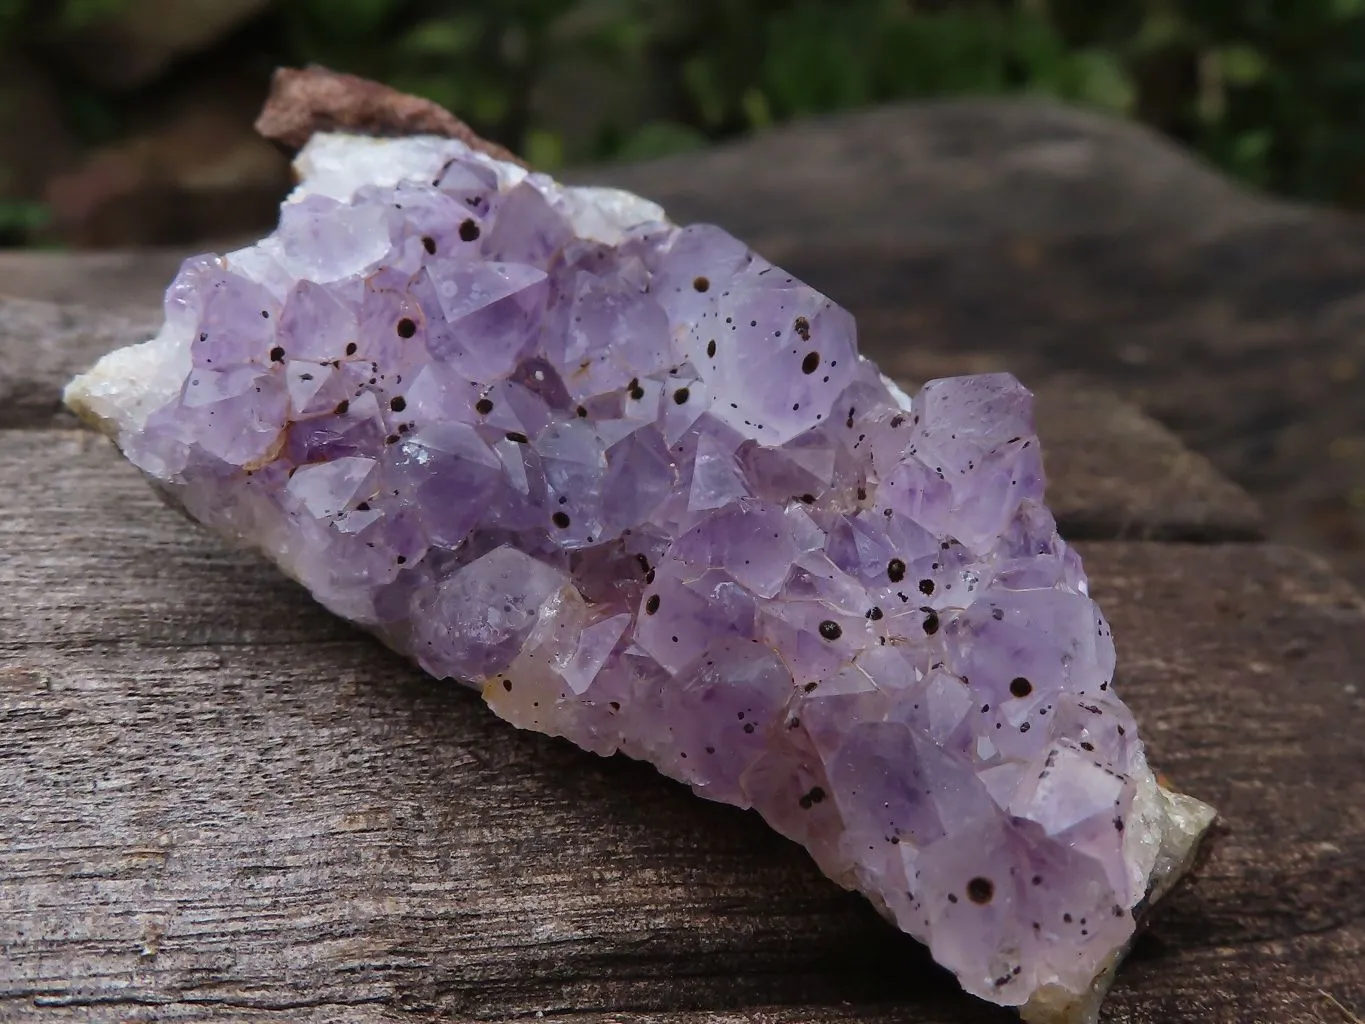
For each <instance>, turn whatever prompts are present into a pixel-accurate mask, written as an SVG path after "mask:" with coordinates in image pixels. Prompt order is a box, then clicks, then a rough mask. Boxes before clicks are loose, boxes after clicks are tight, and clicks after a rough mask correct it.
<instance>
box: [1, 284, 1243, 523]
mask: <svg viewBox="0 0 1365 1024" xmlns="http://www.w3.org/2000/svg"><path fill="white" fill-rule="evenodd" d="M157 325H158V319H157V315H156V314H154V313H152V312H150V311H143V312H140V313H139V312H135V311H128V312H122V313H112V314H111V313H107V312H103V311H97V310H91V309H87V308H83V307H80V306H55V305H49V304H47V303H41V302H29V301H21V300H4V299H0V428H3V427H7V426H8V427H16V426H17V427H40V426H47V425H63V426H64V425H72V424H74V423H75V419H74V417H73V416H72V415H71V414H70V413H69V412H67V411H66V410H65V409H64V408H63V407H62V406H61V402H60V393H61V388H62V387H63V386H64V385H65V383H66V381H67V380H69V379H70V377H71V376H72V375H73V374H75V373H77V372H79V371H81V370H84V369H86V368H88V367H89V366H90V365H91V364H92V363H93V362H94V361H95V360H96V359H97V358H98V357H99V356H100V355H102V354H103V353H105V352H107V351H109V350H110V349H111V348H114V347H116V346H118V345H124V344H131V343H133V342H136V341H140V340H143V339H145V338H147V337H148V336H149V335H150V334H151V333H152V332H154V331H155V329H156V327H157ZM927 368H928V367H927V366H926V365H925V364H923V363H921V364H920V365H919V366H918V369H919V370H920V371H924V370H925V369H927ZM949 372H951V371H949ZM1083 390H1084V389H1082V390H1081V391H1078V390H1077V389H1075V388H1070V387H1051V388H1048V389H1045V391H1044V392H1043V393H1042V394H1041V395H1040V397H1039V423H1040V430H1041V431H1042V434H1043V439H1044V450H1045V455H1046V457H1047V459H1048V469H1049V472H1050V474H1051V480H1052V485H1051V500H1052V502H1053V505H1054V506H1055V508H1056V511H1057V513H1058V518H1059V521H1060V522H1061V523H1062V526H1063V528H1064V529H1065V531H1066V532H1067V534H1068V536H1072V537H1091V538H1110V537H1124V536H1141V537H1165V538H1172V537H1174V538H1179V539H1185V538H1198V539H1215V540H1243V539H1247V538H1257V537H1260V536H1262V522H1261V514H1260V510H1259V509H1258V508H1257V507H1256V505H1255V503H1254V502H1253V501H1252V500H1251V499H1250V498H1249V497H1248V496H1247V495H1246V493H1245V492H1244V491H1242V490H1241V489H1240V488H1238V487H1236V486H1234V485H1233V484H1231V483H1229V482H1228V481H1227V480H1226V479H1225V478H1224V477H1222V476H1221V475H1220V474H1219V473H1218V472H1217V471H1216V470H1214V469H1213V467H1212V466H1211V465H1210V464H1209V462H1208V460H1206V459H1204V458H1202V457H1201V456H1198V455H1194V454H1192V453H1190V452H1189V451H1188V450H1187V449H1185V448H1184V447H1183V446H1182V445H1181V443H1180V442H1179V440H1178V439H1177V438H1176V437H1175V436H1174V435H1173V434H1171V433H1170V432H1169V431H1167V430H1165V429H1164V428H1162V427H1160V426H1158V425H1157V424H1156V423H1155V422H1153V421H1152V420H1150V419H1147V418H1146V417H1144V416H1142V414H1141V413H1139V412H1137V411H1136V410H1135V409H1134V408H1133V407H1132V406H1129V405H1125V404H1123V403H1122V402H1119V401H1116V400H1115V399H1114V397H1113V396H1112V395H1100V394H1096V393H1094V392H1089V393H1082V392H1083Z"/></svg>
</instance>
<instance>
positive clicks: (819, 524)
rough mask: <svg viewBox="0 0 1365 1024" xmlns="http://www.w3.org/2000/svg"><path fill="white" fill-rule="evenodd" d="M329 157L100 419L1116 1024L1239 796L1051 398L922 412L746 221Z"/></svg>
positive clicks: (420, 155)
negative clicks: (1140, 920)
mask: <svg viewBox="0 0 1365 1024" xmlns="http://www.w3.org/2000/svg"><path fill="white" fill-rule="evenodd" d="M300 171H301V177H302V181H303V183H302V185H301V186H300V187H299V188H298V190H297V191H296V193H295V194H294V195H293V196H292V197H291V198H290V200H289V201H288V202H287V203H286V204H285V206H284V208H283V213H282V216H281V221H280V225H279V228H278V230H276V231H275V232H274V233H273V234H272V235H270V236H269V237H268V238H266V239H265V240H263V241H262V242H260V243H259V244H258V245H255V246H252V247H250V248H248V249H244V250H242V251H240V252H236V253H232V254H230V255H228V256H226V257H222V258H218V257H201V258H198V259H194V260H190V261H188V262H187V263H186V264H185V266H184V267H183V269H182V270H181V272H180V275H179V276H178V277H177V279H176V281H175V283H174V284H173V285H172V286H171V288H170V290H169V292H168V294H167V298H166V324H165V328H164V329H163V330H162V332H161V333H160V334H159V335H158V336H157V337H156V338H155V339H153V340H152V341H149V342H147V343H145V344H144V345H141V346H135V347H133V348H129V349H125V350H122V351H119V352H115V353H113V354H111V355H110V356H108V357H106V358H105V359H104V360H103V361H101V362H100V363H99V365H97V366H96V367H95V368H94V369H93V370H92V371H91V372H90V373H89V374H87V375H86V376H84V377H82V378H79V379H78V380H76V381H75V382H73V384H72V385H71V386H70V388H69V389H68V393H67V399H68V401H69V402H70V404H71V405H72V407H73V408H75V409H77V410H78V411H79V412H81V413H82V414H83V415H85V416H86V417H87V418H89V419H91V420H93V421H95V422H96V423H98V424H99V425H100V426H101V427H102V428H103V429H104V430H105V431H106V432H108V433H109V434H110V435H111V436H113V437H114V438H115V440H116V441H117V443H118V444H119V446H120V447H121V448H122V449H123V451H124V452H125V453H126V455H127V456H128V458H129V459H131V460H132V461H133V462H134V463H135V464H136V465H137V466H138V467H140V468H141V469H142V470H143V471H144V472H145V473H146V474H147V475H148V476H150V477H151V478H153V480H154V481H155V482H156V483H157V484H158V486H159V487H160V488H161V489H162V490H163V492H165V493H167V494H169V495H170V496H171V497H173V498H174V500H176V501H177V502H179V503H180V504H181V505H183V506H184V508H185V509H186V510H188V511H189V513H190V514H191V515H193V516H194V517H195V518H197V519H198V520H200V521H201V522H203V523H205V524H207V525H208V526H210V527H212V528H214V529H215V530H217V531H219V532H220V533H222V534H225V535H227V536H229V537H232V538H234V539H236V540H237V541H239V542H242V543H244V544H248V545H251V546H254V547H256V548H259V549H261V550H263V551H264V552H265V553H266V554H268V555H269V556H270V557H271V558H272V559H273V560H274V561H275V562H276V563H277V564H279V565H280V566H281V567H282V568H283V569H284V570H285V571H286V572H287V573H289V574H290V575H291V576H293V577H294V578H295V579H297V580H299V581H300V582H301V583H303V584H304V585H305V586H306V587H307V588H308V589H309V590H310V591H311V592H312V594H313V595H314V596H315V597H316V598H317V599H318V600H319V601H320V602H322V603H323V604H324V605H326V606H327V607H328V608H330V609H332V610H333V611H335V612H336V613H337V614H339V615H342V616H345V617H346V618H347V619H350V620H351V621H353V622H355V623H357V624H359V625H361V626H363V627H365V628H367V629H370V630H372V631H374V632H375V633H376V634H378V635H379V636H380V637H382V638H383V639H384V640H385V641H386V642H387V643H389V644H390V645H392V646H393V647H394V648H396V649H397V650H399V651H401V652H403V653H405V654H407V655H409V656H411V657H412V658H414V659H415V660H416V661H417V662H418V663H419V664H420V665H421V666H422V667H423V668H425V669H426V670H427V671H429V672H430V673H432V674H433V675H435V676H437V677H442V678H445V677H450V678H453V679H458V680H461V681H464V682H466V683H469V684H471V685H473V686H476V687H478V688H480V689H481V691H482V693H483V696H484V698H485V699H486V701H487V702H488V704H489V706H490V707H491V708H492V709H493V710H494V711H495V712H496V713H497V714H499V715H501V716H502V717H504V718H506V719H507V720H509V721H511V722H513V723H514V724H516V725H518V726H521V727H524V728H528V729H535V730H538V731H541V732H545V733H550V734H552V735H559V736H565V737H567V738H569V739H570V740H572V741H573V742H575V743H577V744H578V745H580V746H582V747H584V748H585V749H587V750H591V751H595V752H597V753H599V754H604V755H605V754H610V753H613V752H615V751H618V750H619V751H622V752H624V753H626V754H628V755H630V756H632V757H636V758H641V759H644V760H647V761H650V762H651V763H653V764H654V765H656V766H657V767H658V768H659V769H660V770H661V771H663V772H664V773H665V774H667V775H669V776H672V777H673V778H676V779H679V780H682V781H683V782H686V783H688V784H689V785H691V786H692V787H693V788H694V789H695V790H696V792H698V793H699V794H701V795H703V796H706V797H709V798H711V799H715V800H720V801H724V802H727V803H731V804H736V805H738V806H741V807H753V808H755V809H756V810H757V811H758V812H759V813H760V814H762V815H763V816H764V818H765V819H766V820H767V821H768V822H769V823H770V824H771V825H772V826H773V827H774V828H776V829H777V830H778V831H780V832H782V833H783V834H784V835H787V836H789V837H791V838H792V839H795V840H796V841H798V842H800V843H802V844H803V845H804V846H805V847H806V848H807V849H808V850H809V851H810V853H811V854H812V855H813V856H814V858H815V859H816V861H817V862H818V863H819V865H820V866H821V868H822V869H823V870H824V871H825V872H826V873H827V874H828V875H829V876H830V877H831V878H833V879H835V880H836V881H838V882H839V883H841V884H843V885H845V886H848V887H851V888H856V889H858V890H860V891H861V892H863V893H864V894H866V895H867V896H868V897H869V898H870V899H871V900H872V901H873V902H874V903H875V904H876V905H877V907H878V908H879V909H880V910H881V911H882V912H883V913H885V914H886V915H887V916H888V917H890V918H891V919H892V920H894V921H895V922H896V923H897V924H898V925H899V926H900V927H901V928H903V929H904V930H905V931H907V932H909V933H910V934H911V935H913V936H915V937H917V938H918V939H920V940H922V941H923V942H925V943H926V944H927V945H928V946H929V947H930V949H931V951H932V953H933V955H934V956H935V958H937V959H938V961H939V962H940V963H942V964H943V965H944V966H946V967H947V968H949V969H950V970H952V971H953V972H954V973H955V974H956V975H957V977H958V978H959V979H960V981H961V983H962V985H963V987H964V988H966V989H967V990H968V991H969V992H972V993H975V994H976V995H978V996H981V997H982V998H985V999H988V1000H991V1001H994V1002H997V1003H1002V1004H1008V1005H1016V1006H1021V1007H1022V1008H1023V1011H1024V1014H1025V1016H1026V1017H1027V1018H1028V1019H1031V1020H1039V1021H1084V1020H1087V1019H1090V1018H1092V1017H1093V1014H1094V1012H1095V1006H1096V1005H1097V1002H1098V998H1099V996H1100V994H1102V991H1103V987H1104V979H1105V978H1106V976H1107V974H1108V972H1110V971H1111V970H1112V968H1113V966H1114V965H1115V964H1116V962H1117V959H1118V957H1119V956H1121V953H1122V951H1123V949H1124V948H1125V947H1126V945H1127V943H1128V941H1129V939H1130V938H1131V936H1132V934H1133V931H1134V928H1135V921H1134V910H1135V908H1137V907H1138V906H1139V905H1140V904H1142V903H1143V902H1144V901H1145V900H1147V899H1149V898H1151V897H1152V896H1153V895H1159V894H1160V892H1161V891H1163V890H1164V889H1165V888H1166V887H1167V886H1168V885H1169V884H1170V883H1171V882H1172V881H1173V880H1174V879H1175V878H1176V877H1178V875H1179V873H1180V872H1181V871H1182V870H1183V869H1184V867H1185V864H1186V862H1187V861H1188V858H1189V857H1190V855H1191V853H1192V850H1193V848H1194V846H1195V845H1196V844H1197V841H1198V838H1199V836H1200V834H1201V833H1202V832H1203V830H1204V829H1205V828H1206V827H1207V825H1208V823H1209V821H1210V820H1211V816H1212V812H1211V811H1210V810H1209V809H1208V808H1206V807H1204V806H1203V805H1202V804H1199V803H1198V802H1197V801H1194V800H1192V799H1190V798H1187V797H1181V796H1178V795H1176V794H1172V793H1169V792H1167V791H1166V790H1164V789H1162V788H1161V787H1160V786H1159V785H1158V784H1157V782H1156V780H1155V778H1154V776H1153V773H1152V771H1151V769H1150V768H1149V767H1148V765H1147V763H1146V760H1145V758H1144V753H1143V747H1142V744H1141V742H1140V741H1139V739H1138V734H1137V729H1136V726H1135V724H1134V722H1133V718H1132V716H1131V714H1130V713H1129V711H1128V710H1127V708H1126V707H1125V706H1124V705H1123V703H1122V702H1121V701H1120V700H1119V698H1118V697H1117V695H1116V694H1115V692H1114V689H1113V686H1112V682H1113V677H1114V665H1115V657H1114V646H1113V643H1112V641H1111V638H1110V632H1109V627H1108V626H1107V624H1106V622H1105V619H1104V617H1103V615H1102V614H1101V612H1100V611H1099V609H1098V608H1097V607H1096V605H1095V604H1094V602H1093V601H1091V599H1090V598H1089V596H1088V592H1087V586H1086V579H1085V575H1084V573H1083V571H1082V568H1081V565H1080V562H1079V560H1078V558H1077V557H1076V555H1075V554H1074V552H1073V551H1072V550H1071V549H1070V548H1068V547H1067V545H1066V544H1065V543H1064V542H1063V541H1062V540H1061V539H1060V538H1059V537H1058V535H1057V530H1056V527H1055V524H1054V522H1053V519H1052V516H1051V515H1050V513H1049V512H1048V510H1047V507H1046V505H1045V504H1044V502H1043V473H1042V465H1041V462H1040V457H1039V445H1038V440H1037V437H1036V435H1035V433H1034V429H1033V426H1032V420H1031V396H1030V395H1029V393H1028V392H1027V391H1026V390H1025V389H1024V388H1023V387H1021V386H1020V385H1019V383H1018V382H1017V381H1015V380H1014V379H1013V378H1011V377H1009V376H1007V375H1003V374H992V375H985V376H977V377H966V378H958V379H947V380H938V381H934V382H932V383H930V384H928V385H926V386H925V387H924V388H923V390H922V391H921V392H920V393H919V394H918V395H917V396H916V397H915V398H914V400H913V401H912V400H910V399H909V398H907V396H905V395H904V394H903V393H902V392H900V391H899V390H898V389H897V388H896V387H895V386H894V385H893V384H891V383H890V382H889V381H888V380H886V379H885V378H884V377H883V376H882V375H881V374H880V373H879V372H878V371H877V369H876V367H875V366H873V365H872V364H871V363H870V362H868V361H866V360H865V359H862V358H861V357H860V356H859V355H858V352H857V346H856V340H855V332H854V323H853V320H852V318H851V317H850V316H849V314H848V313H847V312H845V311H844V310H843V309H841V308H839V307H838V306H836V305H835V304H834V303H832V302H831V301H830V300H829V299H827V298H825V297H824V296H822V295H820V294H819V293H818V292H816V291H815V290H813V289H811V288H809V287H807V286H806V285H804V284H802V283H801V282H800V281H797V280H795V279H794V278H792V277H791V276H790V275H788V274H786V273H784V272H783V271H782V270H780V269H778V268H777V267H774V266H773V265H771V264H769V263H767V262H766V261H764V260H763V259H762V258H761V257H759V256H757V255H756V254H754V253H753V252H751V251H749V250H748V249H747V248H746V247H745V246H744V245H743V244H742V243H740V242H739V241H737V240H736V239H734V238H732V237H731V236H729V235H728V234H726V233H725V232H724V231H721V230H720V229H718V228H714V227H706V226H700V227H687V228H678V227H676V226H674V225H672V224H670V223H669V222H668V221H667V220H666V219H665V218H664V215H663V212H662V211H661V210H659V209H658V208H657V207H656V206H654V205H653V204H651V203H648V202H646V201H644V200H641V199H638V198H637V197H634V196H631V195H628V194H625V193H620V192H615V191H611V190H604V189H575V188H565V187H561V186H559V185H557V184H556V183H555V182H553V181H551V180H550V179H549V178H547V177H544V176H541V175H537V174H528V173H527V172H525V171H523V170H522V169H520V168H518V167H515V166H512V165H510V164H503V163H499V162H497V161H495V160H493V159H491V158H489V157H486V156H484V155H482V154H479V153H476V152H473V151H471V150H469V149H468V148H467V147H465V146H464V145H463V144H461V143H459V142H455V141H448V140H441V139H436V138H425V137H421V138H409V139H399V140H390V141H375V140H370V139H364V138H359V137H353V136H345V135H319V136H316V137H315V138H314V139H313V141H312V142H311V143H310V144H309V146H308V147H307V148H306V149H305V151H304V152H303V154H302V155H301V157H300Z"/></svg>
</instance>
